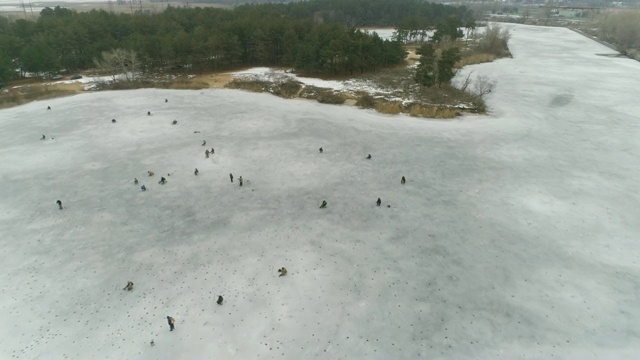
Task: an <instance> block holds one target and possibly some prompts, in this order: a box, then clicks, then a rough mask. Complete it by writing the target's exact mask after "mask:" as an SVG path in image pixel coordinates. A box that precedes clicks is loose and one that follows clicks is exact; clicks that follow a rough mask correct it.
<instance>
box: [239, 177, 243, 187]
mask: <svg viewBox="0 0 640 360" xmlns="http://www.w3.org/2000/svg"><path fill="white" fill-rule="evenodd" d="M238 182H239V183H240V186H242V176H240V177H238Z"/></svg>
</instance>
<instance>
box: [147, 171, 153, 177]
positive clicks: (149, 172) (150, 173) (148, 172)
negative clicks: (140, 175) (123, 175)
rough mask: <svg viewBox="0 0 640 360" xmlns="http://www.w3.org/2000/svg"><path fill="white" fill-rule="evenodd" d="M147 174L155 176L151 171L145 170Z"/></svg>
mask: <svg viewBox="0 0 640 360" xmlns="http://www.w3.org/2000/svg"><path fill="white" fill-rule="evenodd" d="M147 174H149V176H153V175H155V174H154V173H153V171H151V170H147Z"/></svg>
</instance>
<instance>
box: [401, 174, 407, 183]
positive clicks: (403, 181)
mask: <svg viewBox="0 0 640 360" xmlns="http://www.w3.org/2000/svg"><path fill="white" fill-rule="evenodd" d="M405 182H407V180H405V178H404V176H403V177H402V179H400V184H402V185H404V183H405Z"/></svg>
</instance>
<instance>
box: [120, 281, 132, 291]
mask: <svg viewBox="0 0 640 360" xmlns="http://www.w3.org/2000/svg"><path fill="white" fill-rule="evenodd" d="M122 290H127V291H131V290H133V282H131V281H128V282H127V286H125V287H124V289H122Z"/></svg>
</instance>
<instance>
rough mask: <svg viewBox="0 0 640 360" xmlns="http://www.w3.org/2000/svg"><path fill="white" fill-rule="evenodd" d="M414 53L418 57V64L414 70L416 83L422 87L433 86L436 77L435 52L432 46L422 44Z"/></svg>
mask: <svg viewBox="0 0 640 360" xmlns="http://www.w3.org/2000/svg"><path fill="white" fill-rule="evenodd" d="M416 53H417V54H418V55H420V64H418V66H417V68H416V77H415V80H416V82H417V83H418V84H420V85H422V86H424V87H431V86H433V85H435V84H436V78H437V76H438V73H437V71H436V70H437V58H436V50H435V49H434V48H433V45H432V44H424V45H422V46H421V47H420V49H418V51H416Z"/></svg>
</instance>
